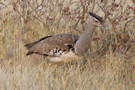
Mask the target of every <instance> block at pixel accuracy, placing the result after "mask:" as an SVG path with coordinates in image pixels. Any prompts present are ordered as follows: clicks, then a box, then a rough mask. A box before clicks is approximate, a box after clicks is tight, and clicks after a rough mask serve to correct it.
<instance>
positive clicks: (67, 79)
mask: <svg viewBox="0 0 135 90" xmlns="http://www.w3.org/2000/svg"><path fill="white" fill-rule="evenodd" d="M134 4H135V0H1V1H0V90H52V89H54V90H99V89H101V90H135V6H134ZM88 11H91V12H94V13H96V14H98V15H100V16H102V17H104V20H105V23H106V25H107V26H108V27H109V28H110V31H106V30H105V29H104V28H102V27H98V28H97V30H96V31H95V33H94V37H93V41H92V44H91V52H90V54H89V55H87V56H86V57H84V58H80V59H79V60H78V61H77V62H69V63H65V64H64V63H59V64H54V63H47V62H46V60H45V59H44V58H43V57H39V56H35V55H33V56H29V57H26V55H25V54H26V52H27V50H26V48H25V47H24V45H25V44H26V43H29V42H32V41H35V40H38V39H39V38H41V37H44V36H47V35H56V34H60V33H71V34H77V35H80V34H81V33H82V32H83V30H84V26H85V24H86V21H87V12H88Z"/></svg>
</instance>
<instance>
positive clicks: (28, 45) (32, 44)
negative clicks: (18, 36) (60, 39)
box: [25, 42, 36, 49]
mask: <svg viewBox="0 0 135 90" xmlns="http://www.w3.org/2000/svg"><path fill="white" fill-rule="evenodd" d="M35 44H36V42H33V43H29V44H26V45H25V47H26V48H27V49H30V48H31V47H33V46H34V45H35Z"/></svg>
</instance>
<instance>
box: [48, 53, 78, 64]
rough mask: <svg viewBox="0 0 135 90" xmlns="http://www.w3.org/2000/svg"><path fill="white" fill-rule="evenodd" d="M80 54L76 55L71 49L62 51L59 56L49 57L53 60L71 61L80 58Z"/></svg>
mask: <svg viewBox="0 0 135 90" xmlns="http://www.w3.org/2000/svg"><path fill="white" fill-rule="evenodd" d="M78 58H79V57H78V56H76V55H75V53H74V52H73V51H69V52H68V53H62V55H61V56H59V57H49V59H50V61H51V62H61V61H62V62H69V61H71V60H72V61H73V60H78Z"/></svg>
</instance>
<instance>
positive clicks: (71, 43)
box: [25, 12, 108, 62]
mask: <svg viewBox="0 0 135 90" xmlns="http://www.w3.org/2000/svg"><path fill="white" fill-rule="evenodd" d="M97 26H103V27H105V28H106V29H108V28H107V27H106V26H105V25H104V22H103V20H102V18H101V17H100V16H98V15H96V14H94V13H92V12H88V22H87V24H86V27H85V30H84V32H83V33H82V35H81V36H80V37H79V36H77V35H75V34H59V35H53V36H46V37H43V38H41V39H39V40H38V41H35V42H32V43H28V44H26V45H25V47H26V48H27V49H28V53H27V54H26V55H27V56H29V55H32V54H38V55H41V56H44V57H47V58H49V61H50V62H61V61H64V62H65V61H66V60H67V59H69V58H75V57H79V56H83V55H84V54H85V53H87V52H88V50H89V49H90V43H91V40H92V36H93V32H94V31H95V28H96V27H97Z"/></svg>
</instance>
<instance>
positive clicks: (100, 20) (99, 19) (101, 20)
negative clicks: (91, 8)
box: [88, 12, 110, 30]
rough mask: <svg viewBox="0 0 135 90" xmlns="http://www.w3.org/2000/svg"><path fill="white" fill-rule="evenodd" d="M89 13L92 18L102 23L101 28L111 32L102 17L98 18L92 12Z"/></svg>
mask: <svg viewBox="0 0 135 90" xmlns="http://www.w3.org/2000/svg"><path fill="white" fill-rule="evenodd" d="M88 13H89V15H91V16H92V17H94V18H96V19H97V20H98V21H99V22H100V24H101V26H103V27H104V28H105V29H106V30H110V29H109V28H108V27H107V26H106V25H104V21H103V19H102V18H101V17H100V16H98V15H96V14H94V13H92V12H88Z"/></svg>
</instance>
